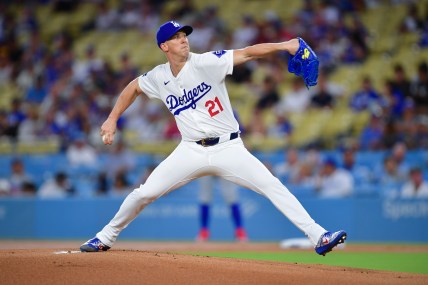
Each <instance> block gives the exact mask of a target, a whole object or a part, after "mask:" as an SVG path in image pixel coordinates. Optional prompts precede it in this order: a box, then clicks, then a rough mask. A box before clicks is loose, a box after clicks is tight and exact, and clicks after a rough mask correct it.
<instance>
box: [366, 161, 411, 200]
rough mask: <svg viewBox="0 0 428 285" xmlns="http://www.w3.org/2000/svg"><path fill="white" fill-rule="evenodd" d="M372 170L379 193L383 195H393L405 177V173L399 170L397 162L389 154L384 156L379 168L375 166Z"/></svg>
mask: <svg viewBox="0 0 428 285" xmlns="http://www.w3.org/2000/svg"><path fill="white" fill-rule="evenodd" d="M374 172H375V173H376V175H375V177H377V180H376V182H377V185H378V187H380V194H381V195H382V196H384V197H395V196H396V194H397V193H398V191H399V190H400V188H401V187H402V185H403V183H404V182H405V180H406V178H407V175H406V173H404V172H402V171H400V170H399V168H398V165H397V162H396V161H395V160H394V158H393V157H392V156H391V155H388V156H386V157H385V159H384V160H383V164H382V166H381V168H380V169H379V167H376V168H375V170H374Z"/></svg>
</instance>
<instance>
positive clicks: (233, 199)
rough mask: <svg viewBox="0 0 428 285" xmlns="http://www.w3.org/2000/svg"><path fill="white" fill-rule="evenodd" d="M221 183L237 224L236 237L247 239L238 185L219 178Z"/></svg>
mask: <svg viewBox="0 0 428 285" xmlns="http://www.w3.org/2000/svg"><path fill="white" fill-rule="evenodd" d="M219 184H220V191H221V194H222V196H223V199H224V201H225V202H226V203H227V204H228V205H229V207H230V214H231V217H232V221H233V225H234V226H235V238H236V239H237V240H238V241H247V240H248V236H247V233H246V231H245V229H244V226H243V222H242V214H241V207H240V203H239V193H238V192H239V189H238V185H236V184H235V183H232V182H230V181H228V180H226V179H222V178H220V179H219Z"/></svg>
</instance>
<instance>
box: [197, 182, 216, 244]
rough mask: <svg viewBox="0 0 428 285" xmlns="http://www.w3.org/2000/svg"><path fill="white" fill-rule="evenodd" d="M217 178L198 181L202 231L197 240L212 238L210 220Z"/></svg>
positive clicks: (200, 230)
mask: <svg viewBox="0 0 428 285" xmlns="http://www.w3.org/2000/svg"><path fill="white" fill-rule="evenodd" d="M215 179H216V178H215V177H213V176H205V177H201V178H199V179H198V182H199V218H200V229H199V233H198V236H197V237H196V240H198V241H206V240H208V239H209V237H210V232H209V219H210V205H211V202H212V199H213V187H214V181H215Z"/></svg>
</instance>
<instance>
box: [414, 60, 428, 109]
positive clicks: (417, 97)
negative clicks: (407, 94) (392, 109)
mask: <svg viewBox="0 0 428 285" xmlns="http://www.w3.org/2000/svg"><path fill="white" fill-rule="evenodd" d="M411 92H412V99H413V101H414V103H415V106H416V112H417V114H418V115H421V116H426V115H427V114H428V64H427V63H426V62H421V63H420V64H419V66H418V73H417V77H416V79H415V80H414V81H413V82H412V85H411Z"/></svg>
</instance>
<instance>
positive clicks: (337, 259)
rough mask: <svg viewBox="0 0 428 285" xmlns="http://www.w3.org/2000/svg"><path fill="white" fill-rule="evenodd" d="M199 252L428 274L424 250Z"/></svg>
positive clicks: (206, 254) (228, 256) (229, 256)
mask: <svg viewBox="0 0 428 285" xmlns="http://www.w3.org/2000/svg"><path fill="white" fill-rule="evenodd" d="M188 254H192V255H198V256H213V257H226V258H241V259H255V260H270V261H281V262H291V263H300V264H325V265H333V266H346V267H353V268H366V269H374V270H388V271H398V272H410V273H422V274H428V253H427V252H391V253H385V252H346V251H339V250H337V251H335V252H332V253H329V254H327V255H326V256H325V257H324V256H320V255H316V254H314V253H313V252H306V251H288V252H223V251H219V252H197V253H196V252H191V253H189V252H188Z"/></svg>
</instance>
